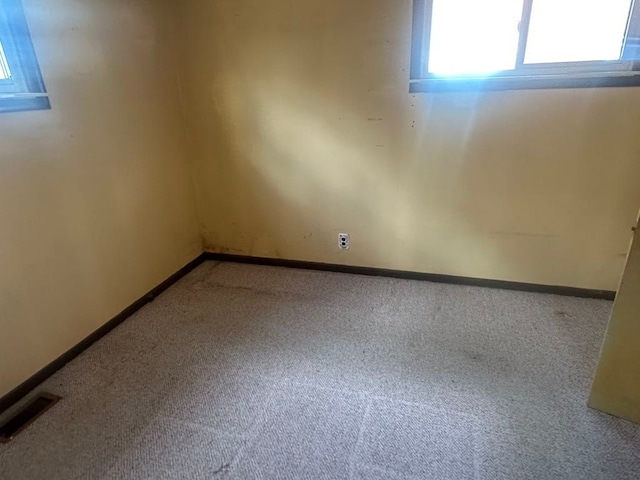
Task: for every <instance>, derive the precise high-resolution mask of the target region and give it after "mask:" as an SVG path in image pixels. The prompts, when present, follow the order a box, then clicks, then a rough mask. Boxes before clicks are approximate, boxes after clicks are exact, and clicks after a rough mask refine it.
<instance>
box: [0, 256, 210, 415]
mask: <svg viewBox="0 0 640 480" xmlns="http://www.w3.org/2000/svg"><path fill="white" fill-rule="evenodd" d="M205 260H207V255H206V254H201V255H200V256H198V257H197V258H196V259H194V260H192V261H191V262H189V263H188V264H187V265H185V266H184V267H182V268H181V269H180V270H178V271H177V272H176V273H174V274H173V275H171V276H170V277H169V278H167V279H166V280H165V281H164V282H162V283H161V284H160V285H158V286H157V287H155V288H154V289H152V290H151V291H150V292H149V293H147V294H146V295H144V296H142V297H141V298H139V299H138V300H136V301H135V302H133V303H132V304H131V305H129V306H128V307H127V308H125V309H124V310H123V311H122V312H120V313H119V314H118V315H116V316H115V317H113V318H112V319H111V320H109V321H108V322H107V323H105V324H104V325H103V326H102V327H100V328H98V329H97V330H96V331H95V332H93V333H92V334H90V335H89V336H88V337H86V338H85V339H84V340H81V341H80V343H78V344H77V345H75V346H74V347H72V348H71V349H70V350H68V351H66V352H65V353H63V354H62V355H60V356H59V357H58V358H56V359H55V360H54V361H53V362H51V363H50V364H49V365H47V366H46V367H44V368H43V369H42V370H40V371H39V372H37V373H36V374H35V375H33V376H31V377H30V378H28V379H27V380H25V381H24V382H22V383H21V384H20V385H18V386H17V387H16V388H14V389H13V390H11V391H10V392H9V393H7V394H6V395H4V396H3V397H2V398H0V414H1V413H3V412H4V411H6V410H7V409H9V408H10V407H12V406H13V405H15V404H16V403H17V402H19V401H20V400H22V399H23V398H24V397H26V396H27V395H28V394H29V393H30V392H31V391H32V390H34V389H35V388H37V387H38V385H40V384H41V383H42V382H44V381H45V380H46V379H47V378H49V377H50V376H51V375H53V374H54V373H56V372H57V371H58V370H60V369H61V368H62V367H64V366H65V365H66V364H67V363H69V362H70V361H71V360H73V359H74V358H76V357H77V356H78V355H80V354H81V353H82V352H83V351H85V350H86V349H87V348H89V347H90V346H91V345H93V344H94V343H95V342H96V341H98V340H100V339H101V338H102V337H104V336H105V335H106V334H107V333H109V332H110V331H111V330H113V329H114V328H116V327H117V326H118V325H120V324H121V323H122V322H124V321H125V320H126V319H127V318H129V317H130V316H131V315H133V314H134V313H136V312H137V311H138V310H140V309H141V308H142V307H144V306H145V305H146V304H147V303H149V302H152V301H153V300H154V299H155V298H156V297H157V296H158V295H160V294H161V293H162V292H164V291H165V290H166V289H167V288H169V287H170V286H172V285H173V284H174V283H176V282H177V281H178V280H180V279H181V278H182V277H184V276H185V275H187V274H188V273H189V272H191V270H193V269H194V268H196V267H197V266H198V265H200V264H201V263H203V262H204V261H205Z"/></svg>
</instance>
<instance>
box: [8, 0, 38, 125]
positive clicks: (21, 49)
mask: <svg viewBox="0 0 640 480" xmlns="http://www.w3.org/2000/svg"><path fill="white" fill-rule="evenodd" d="M45 108H50V106H49V99H48V97H47V91H46V89H45V87H44V82H43V81H42V74H41V73H40V67H39V66H38V61H37V59H36V54H35V51H34V49H33V45H32V43H31V36H30V35H29V27H28V26H27V21H26V19H25V16H24V11H23V10H22V5H21V3H20V0H0V113H2V112H15V111H19V110H37V109H45Z"/></svg>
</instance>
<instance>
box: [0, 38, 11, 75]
mask: <svg viewBox="0 0 640 480" xmlns="http://www.w3.org/2000/svg"><path fill="white" fill-rule="evenodd" d="M7 78H11V71H10V70H9V64H8V63H7V57H5V55H4V49H3V48H2V42H0V80H6V79H7Z"/></svg>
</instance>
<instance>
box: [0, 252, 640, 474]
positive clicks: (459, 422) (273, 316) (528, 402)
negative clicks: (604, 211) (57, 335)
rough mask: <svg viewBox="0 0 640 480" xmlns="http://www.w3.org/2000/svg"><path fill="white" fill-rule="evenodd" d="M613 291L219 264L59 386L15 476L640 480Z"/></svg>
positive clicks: (62, 376) (21, 443)
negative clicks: (617, 381)
mask: <svg viewBox="0 0 640 480" xmlns="http://www.w3.org/2000/svg"><path fill="white" fill-rule="evenodd" d="M610 308H611V303H610V302H606V301H596V300H585V299H577V298H569V297H560V296H553V295H542V294H533V293H521V292H511V291H502V290H491V289H482V288H475V287H464V286H453V285H444V284H434V283H428V282H417V281H407V280H396V279H388V278H377V277H362V276H355V275H345V274H336V273H321V272H312V271H303V270H290V269H281V268H273V267H259V266H248V265H236V264H228V263H222V264H221V263H215V262H209V263H206V264H204V265H202V266H201V267H199V268H198V269H196V270H195V271H194V272H192V273H191V274H190V275H189V276H187V277H186V278H184V279H183V280H181V281H180V282H179V283H178V284H176V285H175V286H174V287H172V288H171V289H170V290H168V291H167V292H165V293H164V294H163V295H162V296H160V297H159V298H158V299H156V300H155V301H154V302H153V303H151V304H149V305H148V306H146V307H145V308H144V309H142V310H141V311H140V312H139V313H137V314H136V315H135V316H133V317H132V318H130V319H129V320H127V321H126V322H125V323H124V324H123V325H122V326H120V327H119V328H117V329H116V330H115V331H114V332H112V333H111V334H109V335H108V336H107V337H105V338H104V339H103V340H101V341H100V342H98V343H96V344H95V345H94V346H93V347H91V348H90V349H89V350H87V351H86V352H85V353H84V354H83V355H81V356H80V357H79V358H78V359H76V360H75V361H73V362H72V363H70V364H69V365H68V366H67V367H66V368H64V369H63V370H61V371H60V372H59V373H58V374H56V375H55V376H54V377H53V378H51V379H50V380H49V381H47V382H46V383H45V384H44V385H42V388H41V389H42V390H48V391H51V392H52V393H57V394H60V395H62V396H63V397H64V399H63V400H62V401H60V402H59V403H58V404H57V405H56V406H54V407H53V408H52V409H51V410H50V411H49V412H47V413H46V414H45V415H44V416H43V417H41V418H40V419H38V420H37V421H36V422H35V423H34V424H33V425H31V426H30V427H29V428H28V429H27V430H25V431H24V432H23V433H21V434H20V435H19V436H18V437H16V439H15V440H14V441H13V442H12V443H10V444H7V445H0V478H2V479H3V480H5V479H6V480H13V479H29V480H36V479H48V480H51V479H116V478H135V479H142V478H144V479H165V478H181V479H182V478H184V479H198V478H203V479H218V478H220V479H291V480H304V479H310V480H311V479H313V480H315V479H353V480H356V479H357V480H364V479H367V480H399V479H410V480H413V479H437V480H447V479H455V480H459V479H487V480H493V479H509V480H512V479H525V478H526V479H562V480H566V479H615V480H623V479H638V478H640V426H637V425H633V424H631V423H629V422H626V421H623V420H619V419H616V418H613V417H610V416H607V415H605V414H602V413H599V412H596V411H592V410H589V409H588V408H587V407H586V399H587V396H588V393H589V387H590V382H591V378H592V374H593V371H594V368H595V365H596V361H597V358H598V351H599V348H600V344H601V341H602V338H603V335H604V331H605V327H606V323H607V319H608V315H609V311H610Z"/></svg>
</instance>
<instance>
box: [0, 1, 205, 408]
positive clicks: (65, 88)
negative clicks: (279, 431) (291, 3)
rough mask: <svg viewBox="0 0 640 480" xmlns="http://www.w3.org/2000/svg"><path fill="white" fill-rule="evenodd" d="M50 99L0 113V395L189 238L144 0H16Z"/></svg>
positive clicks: (189, 219) (178, 126)
mask: <svg viewBox="0 0 640 480" xmlns="http://www.w3.org/2000/svg"><path fill="white" fill-rule="evenodd" d="M24 5H25V8H26V11H27V16H28V19H29V23H30V25H31V32H32V35H33V40H34V44H35V47H36V50H37V54H38V57H39V60H40V65H41V67H42V70H43V74H44V77H45V82H46V84H47V87H48V90H49V92H50V95H51V103H52V106H53V109H52V110H49V111H39V112H23V113H11V114H2V115H0V266H1V267H0V396H1V395H3V394H5V393H7V392H8V391H9V390H11V389H12V388H14V387H15V386H17V385H18V384H19V383H20V382H22V381H24V380H25V379H27V378H28V377H29V376H30V375H32V374H34V373H35V372H36V371H38V370H39V369H40V368H42V367H44V366H45V365H46V364H48V363H49V362H51V361H52V360H53V359H55V358H56V357H57V356H58V355H60V354H62V353H63V352H65V351H66V350H68V349H69V348H71V347H72V346H73V345H75V344H76V343H78V342H79V341H80V340H81V339H82V338H84V337H85V336H86V335H88V334H89V333H91V332H93V331H94V330H95V329H97V328H98V327H100V326H101V325H102V324H104V323H105V322H106V321H107V320H109V319H110V318H111V317H113V316H114V315H115V314H117V313H118V312H119V311H121V310H122V309H123V308H125V307H126V306H128V305H129V304H131V303H132V302H133V301H134V300H136V299H137V298H139V297H140V296H141V295H143V294H144V293H146V292H147V291H148V290H150V289H151V288H153V287H154V286H156V285H157V284H159V283H160V282H161V281H163V280H164V279H166V278H167V277H168V276H169V275H171V274H172V273H174V272H175V271H176V270H178V269H179V268H180V267H182V266H183V265H185V264H186V263H187V262H189V261H190V260H191V259H193V258H194V257H196V256H197V255H198V254H199V253H200V252H201V249H202V245H201V240H200V236H199V232H198V223H197V219H196V214H195V212H196V209H195V198H194V192H193V188H192V181H191V179H190V177H189V173H188V171H187V163H186V162H185V150H184V142H185V137H184V134H183V126H182V122H181V119H180V106H179V99H178V93H177V92H178V89H177V85H176V77H175V74H174V68H173V65H172V62H173V58H172V53H171V48H170V47H171V42H170V38H169V37H168V34H169V32H170V30H169V29H168V25H166V23H165V22H166V21H168V20H169V16H168V15H166V12H164V11H163V7H162V2H159V1H156V0H135V1H129V0H108V1H105V0H24Z"/></svg>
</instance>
